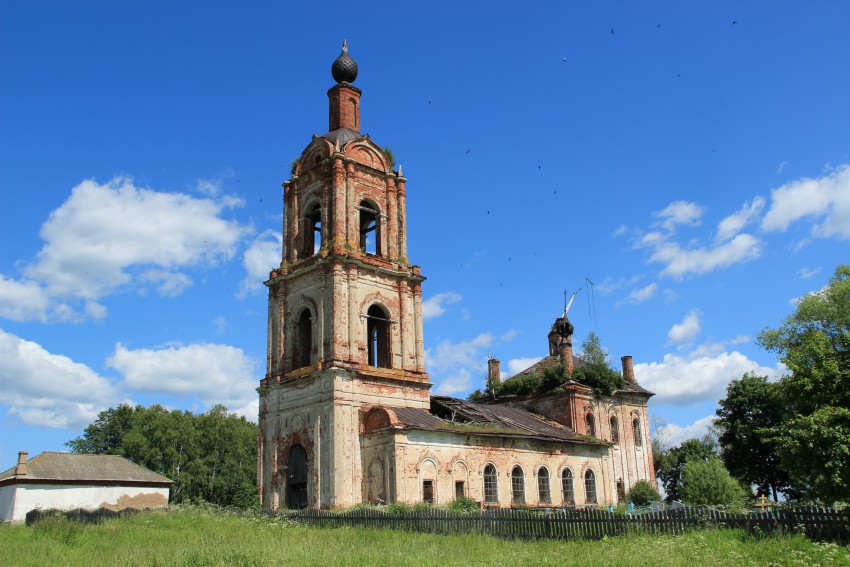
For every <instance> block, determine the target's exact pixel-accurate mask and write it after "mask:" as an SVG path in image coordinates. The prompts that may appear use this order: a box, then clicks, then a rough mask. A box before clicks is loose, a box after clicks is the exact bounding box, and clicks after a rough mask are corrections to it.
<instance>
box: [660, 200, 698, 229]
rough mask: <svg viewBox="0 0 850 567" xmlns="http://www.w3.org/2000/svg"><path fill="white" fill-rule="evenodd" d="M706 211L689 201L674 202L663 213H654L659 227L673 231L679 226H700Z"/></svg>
mask: <svg viewBox="0 0 850 567" xmlns="http://www.w3.org/2000/svg"><path fill="white" fill-rule="evenodd" d="M703 213H705V209H704V208H702V207H700V206H699V205H697V204H696V203H691V202H688V201H673V202H672V203H670V204H669V205H667V207H665V208H664V209H663V210H661V211H657V212H655V213H653V216H655V217H656V218H658V222H657V223H656V225H657V226H661V227H664V228H665V229H667V230H668V231H673V230H675V229H676V227H677V226H678V225H687V226H698V225H699V224H700V219H701V218H702V215H703Z"/></svg>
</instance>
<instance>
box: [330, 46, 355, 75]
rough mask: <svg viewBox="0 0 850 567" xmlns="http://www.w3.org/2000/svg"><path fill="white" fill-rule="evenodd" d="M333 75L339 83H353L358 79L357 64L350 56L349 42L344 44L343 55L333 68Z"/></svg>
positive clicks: (338, 58)
mask: <svg viewBox="0 0 850 567" xmlns="http://www.w3.org/2000/svg"><path fill="white" fill-rule="evenodd" d="M331 74H332V75H333V77H334V81H336V82H337V83H353V82H354V79H356V78H357V62H356V61H355V60H354V59H352V58H351V55H349V54H348V41H345V40H343V42H342V53H340V54H339V57H337V58H336V61H334V63H333V65H332V66H331Z"/></svg>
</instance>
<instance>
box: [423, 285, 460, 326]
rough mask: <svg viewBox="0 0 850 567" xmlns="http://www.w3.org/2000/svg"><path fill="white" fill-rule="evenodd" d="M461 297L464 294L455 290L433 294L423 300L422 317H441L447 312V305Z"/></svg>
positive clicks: (425, 318)
mask: <svg viewBox="0 0 850 567" xmlns="http://www.w3.org/2000/svg"><path fill="white" fill-rule="evenodd" d="M461 299H463V296H461V295H460V294H459V293H455V292H453V291H447V292H445V293H438V294H437V295H433V296H431V297H429V298H428V299H426V300H425V301H423V302H422V318H423V319H424V320H426V321H427V320H428V319H433V318H434V317H439V316H440V315H442V314H443V313H445V312H446V307H445V306H446V305H452V304H453V303H457V302H459V301H460V300H461Z"/></svg>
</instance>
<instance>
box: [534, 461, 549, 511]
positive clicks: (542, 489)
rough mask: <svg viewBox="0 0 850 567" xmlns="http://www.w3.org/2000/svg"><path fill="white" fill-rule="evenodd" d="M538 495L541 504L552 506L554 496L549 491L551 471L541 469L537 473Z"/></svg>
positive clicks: (544, 468)
mask: <svg viewBox="0 0 850 567" xmlns="http://www.w3.org/2000/svg"><path fill="white" fill-rule="evenodd" d="M537 494H538V500H539V502H540V503H541V504H551V503H552V494H551V492H550V490H549V469H547V468H546V467H540V470H539V471H537Z"/></svg>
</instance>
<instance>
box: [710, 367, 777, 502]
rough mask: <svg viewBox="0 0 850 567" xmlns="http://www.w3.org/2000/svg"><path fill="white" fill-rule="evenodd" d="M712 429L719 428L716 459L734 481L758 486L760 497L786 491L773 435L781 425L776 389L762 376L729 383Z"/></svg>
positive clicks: (746, 376) (774, 495)
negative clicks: (718, 447)
mask: <svg viewBox="0 0 850 567" xmlns="http://www.w3.org/2000/svg"><path fill="white" fill-rule="evenodd" d="M719 405H720V407H719V408H718V409H717V418H718V419H717V421H715V425H717V427H719V428H720V437H719V439H718V441H719V444H720V457H721V458H722V459H723V464H724V465H726V468H727V470H728V471H729V473H730V474H731V475H732V476H734V477H735V478H737V479H739V480H742V481H744V482H746V483H747V484H751V485H752V484H754V485H756V486H758V488H759V491H760V492H762V493H772V494H773V499H774V500H777V493H778V492H780V491H785V489H787V488H788V480H789V479H788V473H787V472H786V471H785V469H784V467H782V465H781V464H780V462H779V453H778V452H777V443H776V440H775V438H774V435H773V431H775V430H776V429H777V428H778V427H780V425H781V424H782V422H783V413H784V403H783V400H782V398H781V390H780V386H779V384H778V383H776V382H768V380H767V377H765V376H756V375H753V374H744V376H743V377H742V378H740V379H738V380H732V382H730V383H729V386H727V388H726V397H725V398H724V399H722V400H720V403H719Z"/></svg>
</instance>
